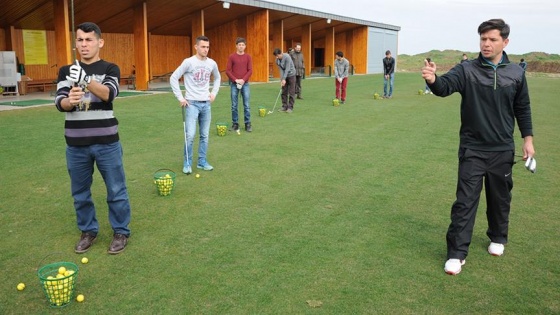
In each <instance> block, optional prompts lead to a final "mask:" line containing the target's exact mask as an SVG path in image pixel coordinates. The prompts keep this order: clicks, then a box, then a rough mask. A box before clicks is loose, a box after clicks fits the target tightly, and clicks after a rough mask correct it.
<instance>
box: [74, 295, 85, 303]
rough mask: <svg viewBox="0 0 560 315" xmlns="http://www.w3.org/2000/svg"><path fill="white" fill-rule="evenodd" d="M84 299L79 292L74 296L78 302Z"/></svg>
mask: <svg viewBox="0 0 560 315" xmlns="http://www.w3.org/2000/svg"><path fill="white" fill-rule="evenodd" d="M84 299H85V297H84V295H83V294H79V295H78V296H77V297H76V301H78V302H83V301H84Z"/></svg>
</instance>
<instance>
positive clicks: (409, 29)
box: [268, 0, 560, 55]
mask: <svg viewBox="0 0 560 315" xmlns="http://www.w3.org/2000/svg"><path fill="white" fill-rule="evenodd" d="M268 1H269V2H276V3H281V4H285V5H290V6H294V7H299V8H306V9H312V10H315V11H321V12H325V13H332V14H337V15H342V16H347V17H353V18H357V19H362V20H368V21H373V22H380V23H386V24H391V25H396V26H400V27H401V30H400V32H399V51H398V53H399V54H409V55H414V54H418V53H423V52H427V51H430V50H432V49H437V50H445V49H456V50H461V51H467V52H478V51H479V47H478V34H477V28H478V25H480V23H481V22H483V21H486V20H489V19H492V18H502V19H504V20H505V21H506V23H508V24H509V26H510V28H511V33H510V37H509V38H510V43H509V45H508V46H507V47H506V49H505V50H506V52H507V53H509V54H524V53H528V52H533V51H540V52H546V53H551V54H560V1H559V0H533V1H527V0H523V1H521V0H493V1H483V0H447V1H446V0H385V1H378V0H342V1H341V0H332V1H330V0H327V1H325V0H282V1H278V0H268Z"/></svg>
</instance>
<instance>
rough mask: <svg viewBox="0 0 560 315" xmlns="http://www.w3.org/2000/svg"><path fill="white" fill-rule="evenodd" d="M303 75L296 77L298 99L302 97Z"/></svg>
mask: <svg viewBox="0 0 560 315" xmlns="http://www.w3.org/2000/svg"><path fill="white" fill-rule="evenodd" d="M301 79H302V76H301V75H296V94H297V96H298V97H301Z"/></svg>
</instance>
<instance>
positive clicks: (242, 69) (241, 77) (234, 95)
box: [226, 37, 253, 132]
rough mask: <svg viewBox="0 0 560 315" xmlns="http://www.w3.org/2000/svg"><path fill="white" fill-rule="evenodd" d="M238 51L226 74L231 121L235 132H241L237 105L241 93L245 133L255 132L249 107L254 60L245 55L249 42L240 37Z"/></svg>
mask: <svg viewBox="0 0 560 315" xmlns="http://www.w3.org/2000/svg"><path fill="white" fill-rule="evenodd" d="M235 46H236V48H237V51H236V52H235V53H233V54H231V55H230V56H229V58H228V62H227V69H226V74H227V76H228V78H229V86H230V88H231V121H232V129H233V131H238V130H239V113H238V111H237V104H238V100H239V91H241V97H242V98H243V118H244V122H245V131H247V132H251V131H253V129H252V127H251V108H250V107H249V98H250V96H251V93H250V91H249V78H250V77H251V74H253V59H251V56H250V55H249V54H246V53H245V48H246V47H247V42H246V41H245V38H242V37H238V38H237V40H236V41H235Z"/></svg>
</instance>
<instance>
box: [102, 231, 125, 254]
mask: <svg viewBox="0 0 560 315" xmlns="http://www.w3.org/2000/svg"><path fill="white" fill-rule="evenodd" d="M127 243H128V236H126V235H124V234H119V233H115V235H113V241H112V242H111V246H109V250H108V251H107V252H108V253H109V254H112V255H115V254H118V253H120V252H122V251H123V250H124V248H125V247H126V244H127Z"/></svg>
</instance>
